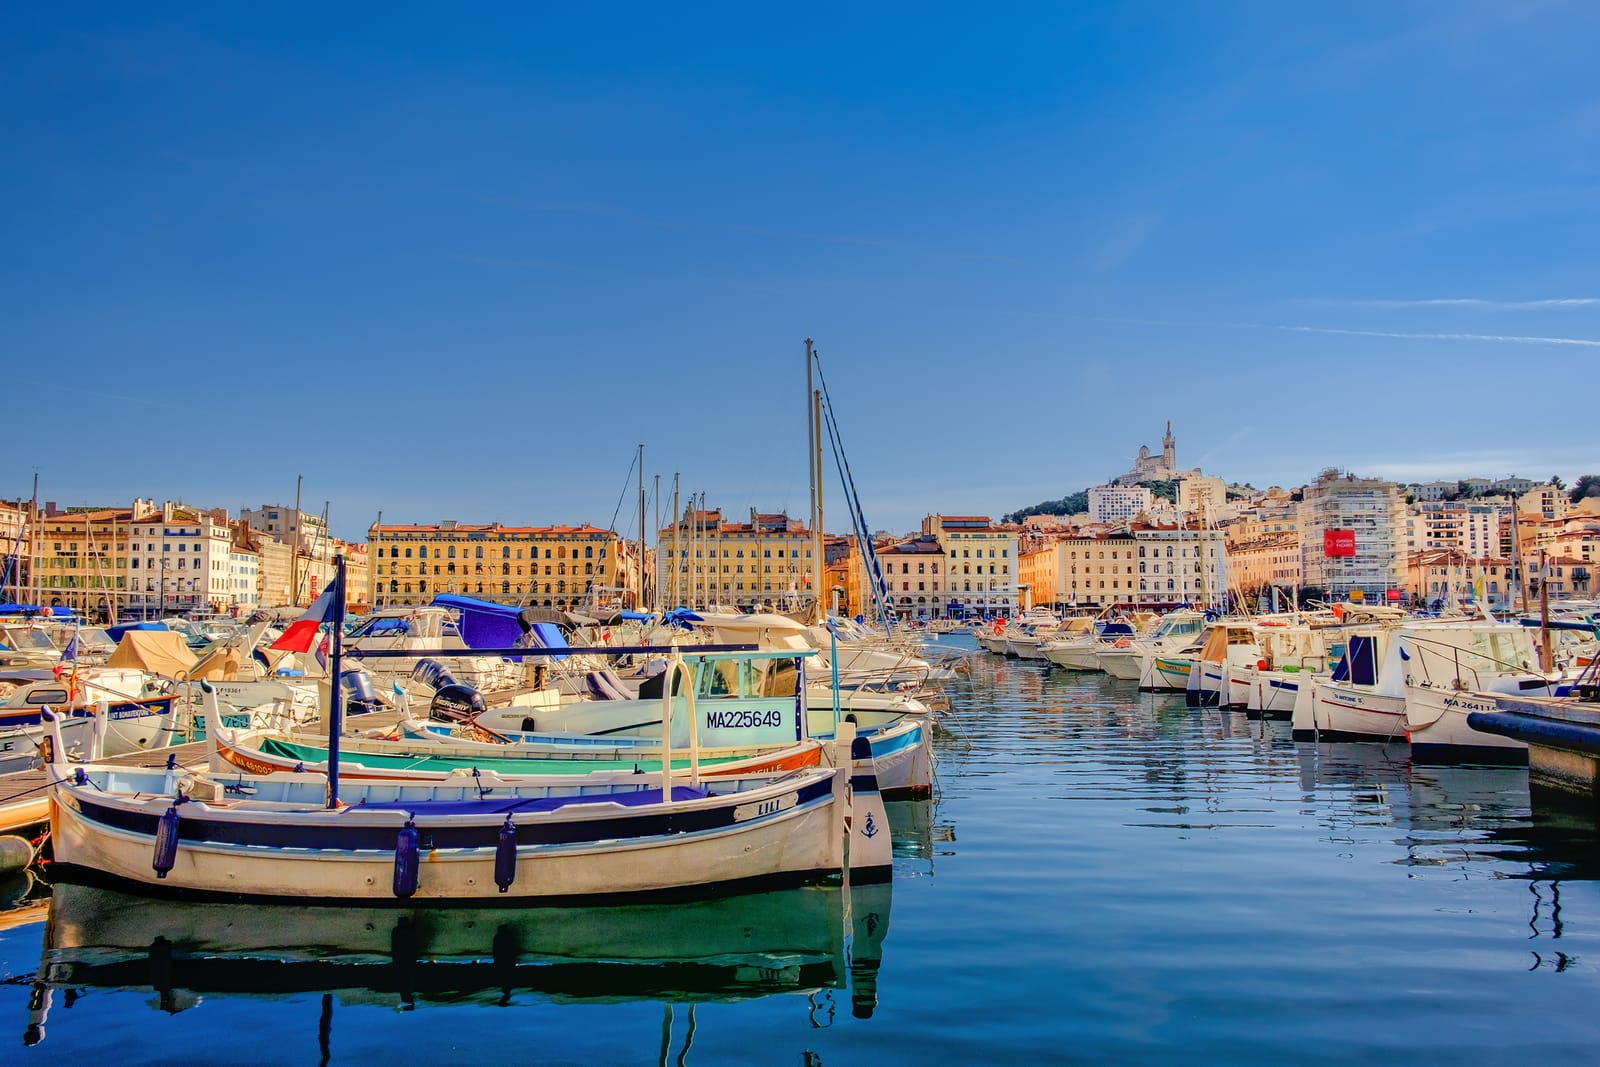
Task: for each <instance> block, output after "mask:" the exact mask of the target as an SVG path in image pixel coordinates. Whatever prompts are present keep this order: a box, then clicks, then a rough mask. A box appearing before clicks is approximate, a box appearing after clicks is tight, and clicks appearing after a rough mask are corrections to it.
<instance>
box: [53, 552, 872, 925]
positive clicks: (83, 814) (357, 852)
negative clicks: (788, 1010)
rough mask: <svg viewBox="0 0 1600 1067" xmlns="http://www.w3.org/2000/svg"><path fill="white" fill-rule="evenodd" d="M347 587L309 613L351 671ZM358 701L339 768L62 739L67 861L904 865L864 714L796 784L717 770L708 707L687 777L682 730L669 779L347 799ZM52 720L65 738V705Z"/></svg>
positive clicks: (379, 897) (557, 895) (632, 893)
mask: <svg viewBox="0 0 1600 1067" xmlns="http://www.w3.org/2000/svg"><path fill="white" fill-rule="evenodd" d="M343 588H344V561H343V559H342V557H341V558H340V559H338V560H337V561H336V577H335V580H334V583H333V585H332V586H330V588H329V590H328V591H327V592H325V593H324V595H323V596H322V597H319V598H318V601H317V602H316V603H315V604H314V605H313V607H312V609H311V611H310V612H308V614H307V616H306V617H305V618H304V619H302V620H301V623H297V624H296V625H297V626H299V625H301V624H304V623H317V622H323V621H326V622H331V623H332V631H331V632H332V655H331V664H332V668H331V670H330V672H329V673H330V674H331V675H332V676H334V677H337V676H338V673H339V663H340V653H341V649H340V627H341V625H342V622H343V619H342V616H343V599H344V598H343ZM310 630H311V632H314V630H315V625H312V626H311V627H310ZM339 703H340V702H339V701H338V700H333V701H330V706H329V709H328V714H327V719H328V731H329V732H328V739H329V745H328V757H329V758H328V766H327V771H326V773H325V774H317V773H311V772H304V771H302V772H287V773H274V774H268V775H247V774H243V773H240V774H234V775H229V776H227V777H204V776H201V777H194V776H189V775H186V774H183V773H182V772H180V771H178V770H176V769H170V770H129V769H124V768H120V767H115V766H110V765H94V764H89V765H76V766H73V765H69V764H67V763H66V762H65V760H64V758H63V757H62V756H61V755H60V752H59V750H60V749H61V748H62V746H61V745H60V744H59V743H58V744H56V745H54V746H53V748H54V749H55V750H56V755H55V759H54V761H53V762H52V763H51V764H50V772H51V774H52V777H53V783H54V787H53V789H52V791H51V806H50V820H51V831H52V837H53V841H54V847H55V856H56V863H55V867H56V869H57V872H58V873H59V874H61V875H63V876H65V877H66V878H67V880H82V881H90V882H95V883H108V884H109V885H111V886H112V887H120V888H128V889H131V890H134V891H137V892H141V893H149V894H156V895H172V896H177V897H181V898H186V899H199V900H206V899H225V900H258V901H272V900H283V899H289V898H293V899H295V900H299V901H302V902H305V903H325V904H348V903H363V904H372V903H376V902H393V901H409V902H414V903H426V904H452V905H453V904H470V903H478V904H495V903H503V902H515V903H518V904H526V903H534V902H539V903H567V904H577V903H608V902H621V901H627V900H631V899H650V900H663V899H675V898H679V897H682V898H693V897H704V896H716V895H722V894H726V893H730V892H747V891H752V890H756V889H769V888H780V887H784V886H790V885H800V884H806V883H809V882H814V881H819V880H827V879H831V878H837V877H840V876H842V874H843V872H844V870H845V869H846V866H847V864H848V865H849V866H850V867H851V868H852V870H854V869H856V868H858V867H859V869H860V870H861V871H862V872H863V874H864V875H866V876H867V877H869V878H870V877H880V878H881V877H887V874H888V870H889V866H890V847H889V833H888V823H887V817H886V815H885V814H884V813H883V808H882V802H881V799H879V794H878V789H877V782H876V779H875V777H874V775H873V771H872V763H871V756H870V749H869V747H868V746H867V745H866V744H865V743H864V742H860V743H858V742H857V740H856V738H855V730H854V725H853V724H850V723H842V724H841V725H840V727H839V730H838V735H837V737H836V739H835V740H834V742H833V743H832V752H831V755H830V760H829V763H830V764H831V766H822V767H810V768H804V769H801V770H796V771H792V772H789V773H787V774H782V775H778V776H774V775H770V774H764V775H726V776H702V775H701V774H700V772H699V767H698V760H697V757H698V751H697V748H696V746H695V744H694V742H693V737H692V723H693V721H694V720H693V718H692V717H691V720H690V722H691V744H690V753H689V754H690V766H689V767H688V768H687V773H686V774H685V775H683V776H681V777H680V776H678V775H677V774H675V773H674V770H673V746H672V739H671V731H670V729H669V728H668V727H667V726H664V727H663V730H662V736H661V747H662V758H661V764H662V767H661V770H660V771H659V772H658V773H656V774H653V775H652V774H645V773H634V772H633V771H632V770H629V771H628V772H615V771H613V772H607V773H602V774H588V775H575V776H562V775H550V776H547V777H545V778H544V779H543V780H540V781H537V782H530V781H528V780H526V779H523V780H519V781H518V782H516V783H515V784H511V785H500V786H496V787H494V788H485V787H484V786H483V784H482V783H481V782H478V781H473V780H472V779H470V778H465V777H460V776H458V777H456V778H455V779H454V780H447V781H443V782H439V781H434V782H388V781H356V782H350V783H348V784H347V787H346V788H345V789H344V790H343V791H342V792H341V782H340V770H341V768H340V751H339V747H340V742H341V741H343V740H344V739H343V737H342V735H341V730H340V720H341V711H340V707H339ZM664 703H667V702H664ZM212 707H214V705H212ZM669 711H670V705H669ZM44 717H45V719H46V722H47V724H48V725H49V726H50V728H51V729H52V730H53V731H54V730H55V727H56V723H57V720H56V718H55V716H53V715H51V714H50V713H48V712H44ZM663 721H664V723H667V724H669V725H670V714H664V715H663ZM57 736H58V735H57ZM857 803H859V804H860V807H858V808H856V809H855V811H854V817H852V815H853V813H852V805H853V804H857Z"/></svg>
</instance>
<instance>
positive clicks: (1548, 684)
mask: <svg viewBox="0 0 1600 1067" xmlns="http://www.w3.org/2000/svg"><path fill="white" fill-rule="evenodd" d="M1536 633H1537V632H1536V631H1534V630H1531V629H1529V628H1527V627H1524V626H1518V625H1516V624H1514V623H1501V622H1494V621H1492V620H1488V619H1471V620H1466V621H1462V622H1436V623H1433V624H1432V625H1425V626H1417V627H1406V628H1402V630H1401V631H1400V634H1399V636H1398V637H1397V639H1396V641H1395V642H1394V655H1395V656H1396V657H1398V658H1399V659H1401V660H1402V662H1403V668H1402V669H1403V671H1404V676H1405V682H1406V731H1407V733H1408V734H1409V735H1410V738H1411V755H1412V758H1413V759H1415V760H1419V761H1422V762H1434V761H1441V762H1496V763H1526V762H1527V759H1528V746H1527V743H1526V742H1524V741H1521V740H1518V739H1517V738H1514V737H1507V736H1505V735H1502V734H1490V733H1482V732H1480V731H1478V730H1474V729H1473V728H1472V726H1471V724H1469V723H1468V721H1467V717H1468V716H1469V715H1472V714H1474V713H1478V714H1491V713H1494V712H1496V711H1498V710H1499V709H1498V706H1497V705H1496V703H1495V697H1494V694H1497V693H1504V694H1507V695H1520V696H1554V695H1555V692H1556V688H1557V686H1559V685H1561V684H1562V683H1563V682H1565V681H1567V680H1568V679H1567V678H1566V677H1565V676H1564V675H1563V673H1562V672H1560V671H1555V670H1552V671H1541V670H1539V666H1538V664H1539V649H1538V648H1537V647H1536V643H1535V637H1536Z"/></svg>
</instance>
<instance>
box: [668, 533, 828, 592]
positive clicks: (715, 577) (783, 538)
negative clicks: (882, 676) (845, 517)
mask: <svg viewBox="0 0 1600 1067" xmlns="http://www.w3.org/2000/svg"><path fill="white" fill-rule="evenodd" d="M655 555H656V561H657V562H656V575H655V582H656V587H657V588H659V589H660V590H661V591H662V596H663V597H664V598H665V600H666V601H670V602H671V603H672V604H674V605H680V604H681V605H687V606H689V607H692V608H693V607H711V606H713V605H716V606H719V607H724V608H735V609H744V608H750V609H754V608H762V609H773V610H798V609H799V608H800V607H802V606H803V605H806V604H810V603H811V602H812V599H813V597H812V583H813V581H814V578H813V573H812V572H813V567H814V561H815V559H816V544H815V542H814V539H813V537H812V534H811V531H810V530H808V529H807V528H806V526H805V523H804V522H803V521H801V520H800V519H791V518H790V517H789V516H788V515H787V514H786V513H783V512H774V513H763V512H757V511H755V510H754V509H752V510H751V512H750V521H748V522H733V521H730V520H729V519H728V518H727V517H726V516H725V515H723V513H722V509H721V508H690V509H686V510H685V511H684V514H683V517H682V518H681V519H679V520H678V521H677V522H676V523H674V524H673V525H671V526H667V527H664V528H663V529H661V530H659V531H657V534H656V554H655ZM674 562H675V563H676V566H674Z"/></svg>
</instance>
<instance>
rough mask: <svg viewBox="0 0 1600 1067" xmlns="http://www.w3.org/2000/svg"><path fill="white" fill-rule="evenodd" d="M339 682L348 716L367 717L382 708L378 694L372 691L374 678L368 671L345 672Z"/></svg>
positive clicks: (341, 674) (340, 676)
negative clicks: (369, 713) (366, 715)
mask: <svg viewBox="0 0 1600 1067" xmlns="http://www.w3.org/2000/svg"><path fill="white" fill-rule="evenodd" d="M339 681H340V682H341V685H340V687H339V688H340V689H341V690H342V691H343V693H344V710H345V714H346V715H365V714H367V713H368V712H373V711H377V710H378V708H380V707H381V706H382V705H381V704H379V702H378V694H377V693H376V692H374V691H373V689H372V676H371V675H369V674H368V673H367V672H366V671H363V670H348V671H344V672H342V673H340V675H339Z"/></svg>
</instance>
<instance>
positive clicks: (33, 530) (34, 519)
mask: <svg viewBox="0 0 1600 1067" xmlns="http://www.w3.org/2000/svg"><path fill="white" fill-rule="evenodd" d="M43 551H44V538H43V537H41V536H40V534H39V472H38V471H34V472H33V506H32V507H31V508H30V509H29V512H28V589H29V593H28V599H27V603H29V604H36V603H38V602H39V601H40V600H42V599H44V588H43V586H40V585H39V584H38V583H39V556H40V554H41V553H43Z"/></svg>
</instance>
